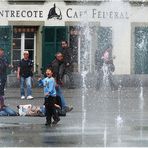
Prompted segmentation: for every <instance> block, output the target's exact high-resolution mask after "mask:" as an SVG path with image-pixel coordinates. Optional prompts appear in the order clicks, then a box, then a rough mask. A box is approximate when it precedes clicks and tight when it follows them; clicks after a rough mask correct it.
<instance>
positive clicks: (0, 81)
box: [0, 76, 7, 96]
mask: <svg viewBox="0 0 148 148" xmlns="http://www.w3.org/2000/svg"><path fill="white" fill-rule="evenodd" d="M6 80H7V78H6V77H5V76H0V96H4V88H5V84H6Z"/></svg>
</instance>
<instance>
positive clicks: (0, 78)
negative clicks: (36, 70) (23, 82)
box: [0, 48, 17, 116]
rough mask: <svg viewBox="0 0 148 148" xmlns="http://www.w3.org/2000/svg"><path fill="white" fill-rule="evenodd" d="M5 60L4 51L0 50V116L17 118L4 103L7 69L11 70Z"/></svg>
mask: <svg viewBox="0 0 148 148" xmlns="http://www.w3.org/2000/svg"><path fill="white" fill-rule="evenodd" d="M11 67H12V66H11V65H9V62H8V60H7V58H6V57H5V56H4V49H3V48H0V116H17V113H16V112H15V111H14V110H12V109H11V108H10V107H8V106H6V105H5V103H4V100H5V97H4V88H5V84H6V81H7V68H11Z"/></svg>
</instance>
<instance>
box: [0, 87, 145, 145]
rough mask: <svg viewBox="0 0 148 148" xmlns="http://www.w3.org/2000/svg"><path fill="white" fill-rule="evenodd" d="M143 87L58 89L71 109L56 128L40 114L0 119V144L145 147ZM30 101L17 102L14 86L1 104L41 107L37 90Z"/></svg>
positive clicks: (14, 107) (18, 100)
mask: <svg viewBox="0 0 148 148" xmlns="http://www.w3.org/2000/svg"><path fill="white" fill-rule="evenodd" d="M147 89H148V88H147V87H144V88H142V89H141V88H140V87H137V88H135V87H124V88H122V89H121V90H119V91H118V90H116V91H111V90H103V89H102V90H96V89H93V88H88V89H82V88H81V89H78V88H77V89H63V92H64V95H65V98H66V100H67V102H68V104H70V105H73V107H74V110H72V111H71V112H69V113H67V116H66V117H61V121H60V122H59V123H58V125H56V126H55V127H46V126H45V125H44V123H45V117H22V116H16V117H0V133H1V134H0V146H2V147H10V146H11V147H12V146H13V147H32V146H33V147H37V146H38V147H94V146H95V147H148V107H147V106H148V91H147ZM33 96H34V97H35V98H34V99H33V100H21V99H20V98H19V89H17V88H7V89H6V97H7V99H6V101H5V102H6V104H7V105H9V106H11V107H12V108H13V109H15V110H16V106H17V105H18V104H30V103H31V104H33V105H41V104H42V103H43V98H42V96H43V93H42V89H40V88H34V89H33Z"/></svg>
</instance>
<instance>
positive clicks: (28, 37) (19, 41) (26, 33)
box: [12, 27, 36, 71]
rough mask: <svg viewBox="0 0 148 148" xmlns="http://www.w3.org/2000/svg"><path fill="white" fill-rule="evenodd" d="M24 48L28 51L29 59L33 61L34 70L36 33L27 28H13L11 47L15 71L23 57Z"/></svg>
mask: <svg viewBox="0 0 148 148" xmlns="http://www.w3.org/2000/svg"><path fill="white" fill-rule="evenodd" d="M24 50H28V51H29V55H30V59H31V60H32V61H33V62H34V71H35V70H36V67H35V63H36V57H35V55H36V33H35V32H34V31H31V29H30V28H29V27H28V28H23V29H22V28H14V29H13V49H12V64H13V66H14V71H17V66H18V63H19V61H20V60H21V59H22V58H23V52H24Z"/></svg>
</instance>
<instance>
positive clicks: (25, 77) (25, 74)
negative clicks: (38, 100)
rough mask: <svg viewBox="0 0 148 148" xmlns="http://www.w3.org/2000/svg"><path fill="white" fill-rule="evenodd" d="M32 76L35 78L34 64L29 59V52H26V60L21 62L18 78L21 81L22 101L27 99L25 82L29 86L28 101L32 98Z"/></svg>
mask: <svg viewBox="0 0 148 148" xmlns="http://www.w3.org/2000/svg"><path fill="white" fill-rule="evenodd" d="M32 76H33V62H32V60H30V59H29V52H28V51H24V58H23V59H22V60H21V61H20V62H19V65H18V71H17V78H18V79H19V80H20V93H21V99H25V88H24V87H25V86H24V85H25V82H26V86H27V99H33V97H32Z"/></svg>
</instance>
